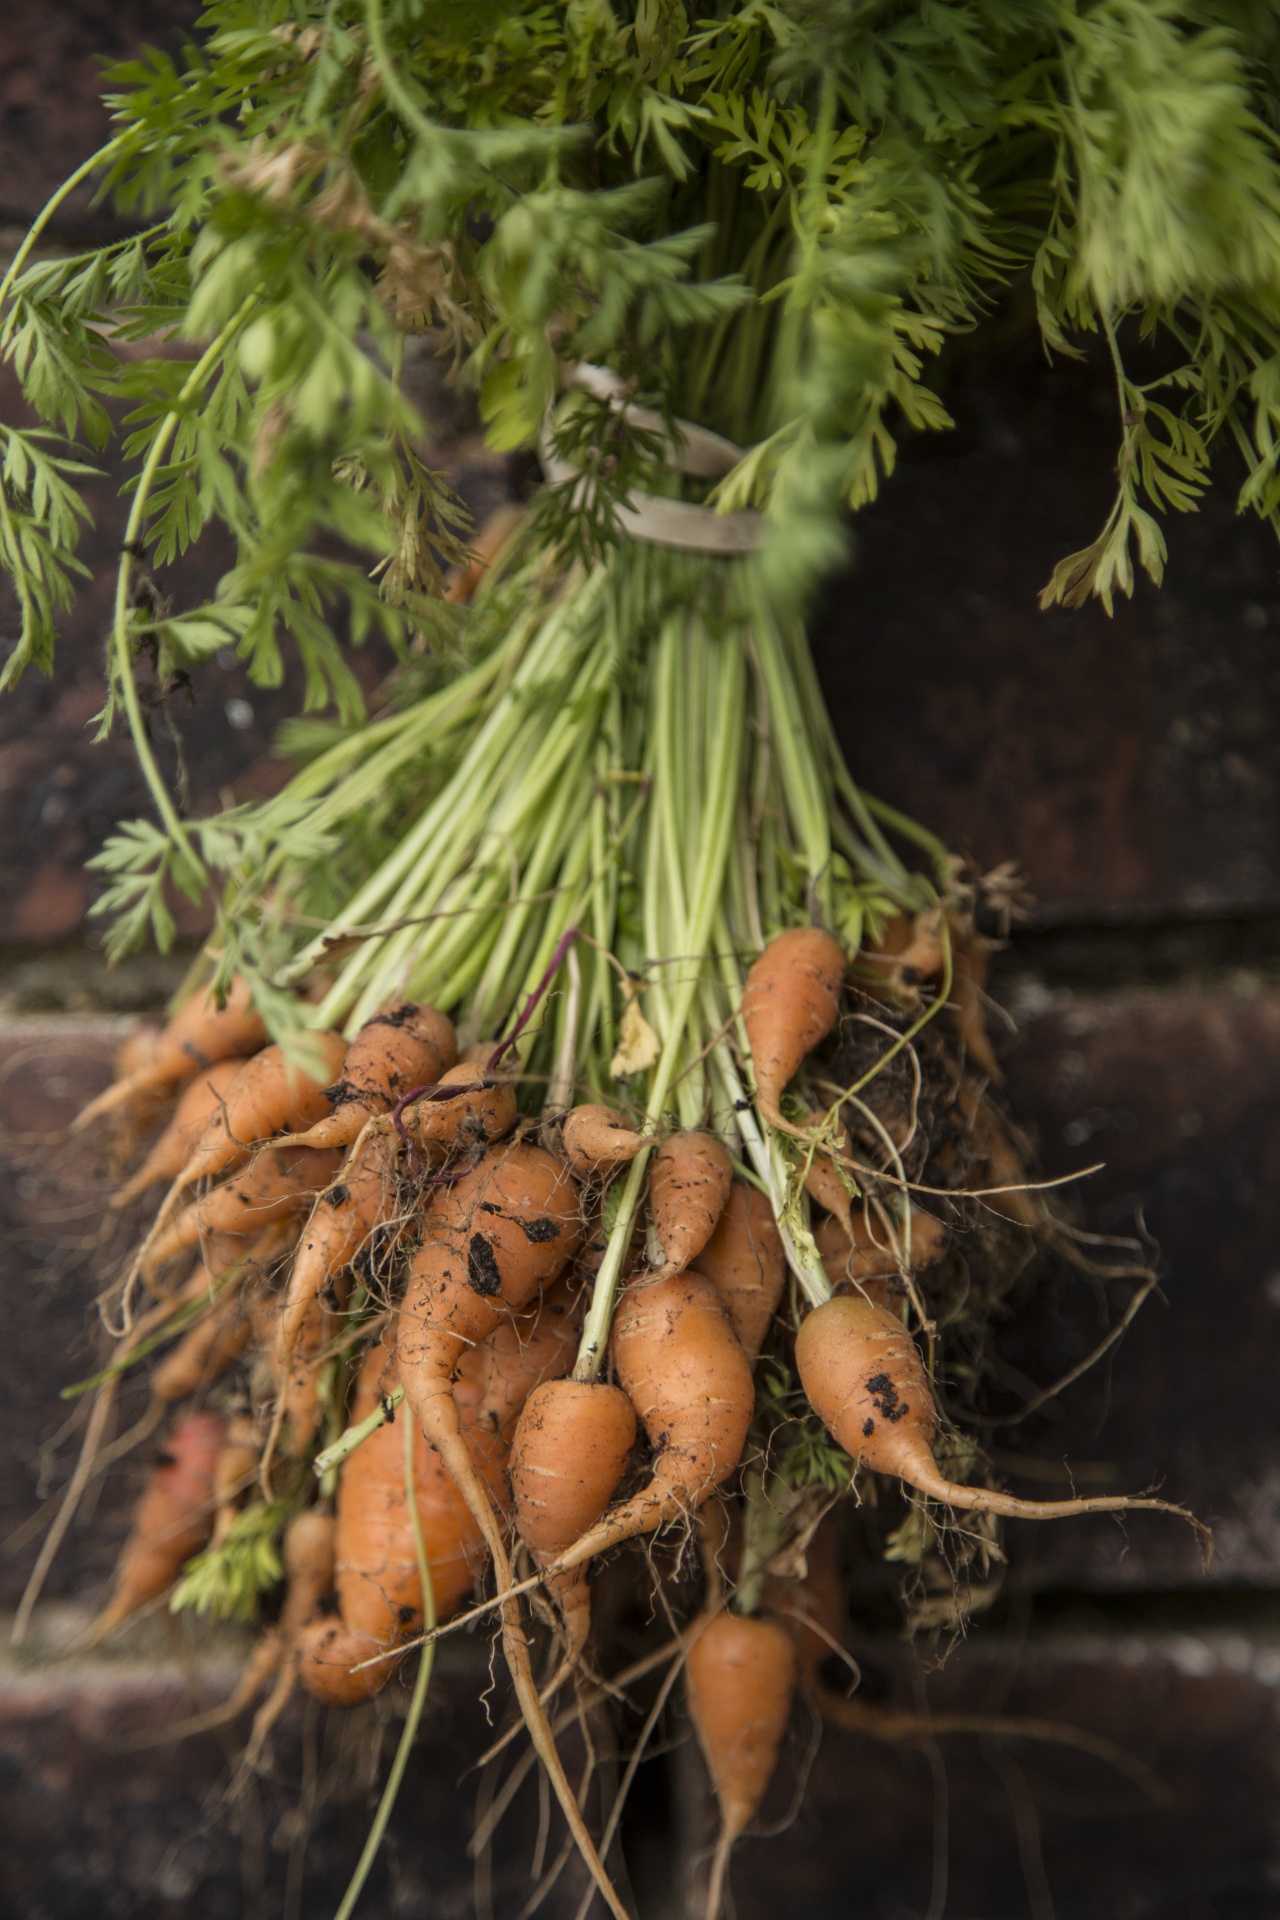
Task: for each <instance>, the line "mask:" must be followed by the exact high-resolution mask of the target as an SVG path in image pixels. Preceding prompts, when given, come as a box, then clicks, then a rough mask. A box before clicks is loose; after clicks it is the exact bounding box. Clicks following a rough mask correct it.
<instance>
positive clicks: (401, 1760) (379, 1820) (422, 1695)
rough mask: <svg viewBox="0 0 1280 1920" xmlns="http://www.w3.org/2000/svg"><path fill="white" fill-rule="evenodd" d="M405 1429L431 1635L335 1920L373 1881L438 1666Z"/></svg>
mask: <svg viewBox="0 0 1280 1920" xmlns="http://www.w3.org/2000/svg"><path fill="white" fill-rule="evenodd" d="M401 1425H402V1426H403V1428H404V1490H405V1498H406V1500H407V1502H408V1506H409V1524H410V1525H411V1526H412V1528H413V1548H414V1552H415V1554H416V1555H417V1560H418V1578H419V1579H420V1580H421V1582H422V1630H423V1633H424V1634H425V1635H426V1636H427V1642H426V1645H425V1646H424V1647H423V1649H422V1653H421V1655H420V1656H419V1660H418V1676H417V1679H416V1680H415V1681H414V1683H413V1697H412V1699H411V1700H410V1702H409V1711H408V1713H407V1714H406V1715H405V1722H404V1730H403V1732H402V1733H401V1735H400V1744H399V1746H398V1747H397V1748H396V1757H395V1759H394V1760H393V1761H392V1762H391V1771H390V1773H389V1774H388V1775H387V1784H386V1786H385V1787H384V1788H383V1790H382V1798H381V1800H380V1801H379V1802H378V1811H377V1813H376V1814H375V1815H374V1817H373V1825H372V1826H371V1827H370V1829H369V1837H368V1839H367V1840H366V1841H365V1843H364V1851H363V1853H362V1854H361V1855H360V1858H359V1860H358V1861H357V1862H356V1870H355V1872H354V1873H353V1874H352V1876H351V1880H350V1882H349V1884H348V1886H347V1890H346V1892H345V1893H344V1894H343V1896H342V1904H341V1906H340V1907H339V1908H338V1911H337V1913H336V1914H335V1915H334V1917H333V1920H351V1915H352V1914H353V1913H354V1912H355V1908H356V1902H357V1901H358V1900H359V1898H360V1895H361V1894H362V1892H363V1891H364V1883H365V1881H366V1880H367V1879H368V1878H369V1869H370V1868H371V1867H372V1865H373V1863H374V1861H375V1860H376V1859H377V1857H378V1849H379V1847H381V1845H382V1841H383V1836H384V1835H385V1833H386V1831H387V1825H388V1822H389V1821H390V1819H391V1814H392V1810H393V1809H394V1807H395V1804H396V1799H397V1796H398V1795H399V1792H400V1783H401V1781H402V1780H403V1779H404V1773H405V1768H406V1767H407V1766H408V1764H409V1754H410V1751H411V1749H412V1747H413V1743H414V1741H415V1740H416V1739H417V1737H418V1728H419V1727H420V1726H421V1724H422V1713H423V1709H424V1707H425V1706H426V1704H427V1688H428V1687H429V1686H430V1684H431V1669H432V1667H433V1666H434V1665H435V1657H436V1650H435V1643H434V1642H433V1641H432V1640H431V1638H430V1635H431V1634H432V1632H433V1631H434V1629H435V1624H436V1596H435V1588H434V1587H433V1586H432V1584H431V1563H430V1561H429V1560H428V1558H427V1543H426V1541H425V1540H424V1539H423V1536H422V1515H421V1514H420V1513H419V1511H418V1499H417V1493H416V1490H415V1488H414V1484H413V1443H414V1439H415V1437H416V1435H417V1423H416V1421H413V1420H409V1419H406V1420H403V1421H402V1422H401Z"/></svg>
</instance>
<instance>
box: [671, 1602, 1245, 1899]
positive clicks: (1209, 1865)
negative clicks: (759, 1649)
mask: <svg viewBox="0 0 1280 1920" xmlns="http://www.w3.org/2000/svg"><path fill="white" fill-rule="evenodd" d="M857 1651H858V1653H859V1656H860V1657H862V1656H863V1655H865V1656H866V1659H867V1662H868V1682H869V1687H868V1690H871V1683H873V1682H878V1683H879V1685H880V1688H881V1690H882V1692H883V1699H884V1703H885V1704H886V1705H892V1706H893V1707H895V1708H897V1709H899V1710H902V1711H912V1710H913V1709H914V1707H915V1705H916V1704H917V1701H918V1698H919V1694H923V1696H924V1697H925V1698H926V1699H927V1702H928V1705H929V1708H930V1710H931V1711H932V1712H933V1713H936V1714H942V1713H947V1712H953V1713H979V1714H981V1713H987V1714H991V1713H999V1714H1002V1715H1003V1714H1008V1715H1029V1716H1035V1717H1037V1718H1041V1719H1046V1720H1050V1721H1057V1722H1063V1723H1066V1724H1067V1725H1069V1726H1074V1727H1078V1728H1083V1729H1087V1730H1088V1731H1089V1732H1091V1733H1093V1734H1095V1735H1099V1736H1101V1737H1102V1738H1103V1739H1106V1740H1108V1741H1111V1742H1114V1743H1115V1745H1116V1746H1117V1747H1119V1748H1121V1749H1123V1750H1124V1751H1125V1752H1127V1753H1128V1754H1129V1755H1130V1756H1132V1757H1133V1758H1134V1759H1136V1760H1139V1761H1141V1762H1143V1763H1144V1764H1145V1765H1146V1766H1148V1767H1150V1768H1151V1769H1152V1770H1153V1772H1154V1773H1155V1775H1156V1776H1157V1778H1158V1780H1159V1782H1160V1783H1161V1785H1162V1787H1163V1789H1164V1790H1165V1792H1166V1793H1167V1796H1168V1798H1167V1800H1166V1801H1165V1802H1164V1803H1161V1802H1159V1801H1153V1800H1152V1799H1151V1798H1150V1797H1149V1796H1148V1794H1146V1793H1145V1792H1143V1791H1142V1790H1141V1788H1139V1787H1138V1786H1135V1785H1134V1784H1133V1782H1132V1781H1131V1780H1129V1779H1127V1778H1126V1777H1125V1776H1124V1775H1123V1774H1122V1773H1120V1772H1118V1771H1116V1770H1115V1769H1113V1768H1112V1767H1110V1766H1108V1765H1106V1764H1105V1763H1104V1762H1103V1761H1101V1760H1099V1759H1097V1758H1094V1757H1093V1756H1091V1755H1086V1754H1082V1753H1080V1752H1078V1751H1073V1750H1071V1749H1070V1748H1069V1747H1066V1746H1062V1745H1057V1744H1054V1743H1052V1742H1042V1741H1032V1740H1029V1739H1017V1738H1008V1737H1002V1738H1000V1739H998V1740H997V1739H995V1738H993V1737H991V1736H989V1735H981V1734H976V1733H965V1734H948V1735H946V1736H945V1737H941V1738H939V1739H938V1740H937V1742H936V1743H935V1745H934V1749H933V1754H932V1760H931V1756H930V1753H929V1751H928V1748H927V1747H925V1748H922V1747H921V1746H919V1745H907V1744H902V1743H896V1744H892V1745H890V1744H885V1743H884V1742H880V1741H875V1740H872V1739H870V1738H867V1737H865V1736H863V1735H855V1734H851V1733H846V1732H841V1731H838V1730H835V1729H832V1728H827V1729H826V1730H825V1732H824V1734H823V1737H822V1745H821V1748H820V1749H819V1752H818V1755H817V1758H816V1760H815V1762H814V1764H813V1768H812V1771H811V1773H810V1774H809V1778H808V1786H807V1791H806V1794H805V1798H804V1801H803V1803H802V1805H801V1808H800V1811H799V1813H798V1814H797V1816H796V1818H795V1821H794V1824H793V1825H792V1826H791V1827H790V1828H789V1829H788V1830H787V1831H786V1832H783V1833H781V1834H776V1835H774V1836H772V1837H770V1838H767V1839H758V1840H756V1839H748V1840H746V1841H745V1842H743V1843H742V1844H741V1846H740V1847H739V1850H738V1853H737V1856H736V1859H735V1865H734V1871H733V1889H734V1897H735V1903H736V1909H737V1913H738V1916H739V1920H776V1916H778V1915H780V1914H783V1913H788V1914H791V1913H795V1914H800V1913H802V1914H804V1915H805V1920H845V1916H847V1915H848V1914H851V1913H856V1914H871V1915H883V1916H886V1920H897V1917H898V1916H902V1917H903V1920H905V1916H907V1915H909V1914H910V1915H919V1914H923V1913H925V1912H927V1911H931V1910H932V1911H934V1912H938V1911H940V1910H941V1909H940V1907H934V1908H933V1909H930V1906H929V1900H930V1890H931V1887H933V1888H937V1887H938V1884H939V1882H938V1880H937V1879H936V1878H935V1875H937V1873H938V1869H939V1862H940V1861H941V1863H942V1865H943V1867H944V1869H945V1873H946V1882H945V1887H946V1892H945V1911H946V1914H947V1916H948V1920H1023V1916H1025V1915H1028V1914H1030V1915H1031V1916H1032V1920H1048V1916H1049V1915H1051V1914H1052V1915H1054V1916H1056V1920H1102V1917H1103V1916H1106V1920H1155V1916H1159V1920H1264V1916H1265V1920H1271V1917H1272V1916H1274V1915H1275V1914H1277V1913H1280V1855H1278V1854H1277V1845H1276V1832H1275V1825H1274V1820H1273V1818H1272V1815H1271V1811H1270V1806H1271V1804H1272V1803H1273V1802H1274V1795H1275V1792H1276V1788H1277V1784H1278V1777H1277V1776H1278V1761H1280V1720H1278V1715H1277V1705H1278V1689H1280V1643H1277V1641H1276V1639H1275V1637H1274V1635H1273V1634H1266V1635H1259V1634H1253V1635H1248V1634H1245V1633H1234V1632H1229V1631H1227V1632H1224V1631H1217V1630H1214V1631H1202V1630H1189V1631H1187V1632H1180V1633H1162V1632H1155V1633H1145V1634H1133V1635H1122V1634H1079V1635H1072V1636H1062V1637H1059V1636H1056V1635H1054V1636H1046V1637H1045V1638H1043V1639H1033V1640H1031V1641H1029V1642H1028V1643H1027V1644H1026V1645H1025V1647H1023V1648H1022V1649H1021V1650H1019V1649H1018V1647H1017V1645H1016V1643H1014V1644H1011V1645H1010V1644H1006V1645H1001V1644H1000V1642H998V1641H991V1640H988V1639H985V1638H978V1639H975V1640H973V1641H971V1642H970V1643H969V1644H968V1645H967V1646H965V1647H964V1648H962V1649H960V1650H958V1651H957V1652H956V1653H955V1654H953V1655H952V1657H951V1659H950V1661H949V1662H948V1663H947V1664H946V1665H945V1666H944V1668H943V1670H942V1672H941V1673H938V1674H935V1675H932V1676H929V1677H926V1675H925V1672H924V1667H923V1665H922V1667H921V1669H920V1670H919V1671H918V1673H917V1676H916V1678H915V1680H914V1682H913V1678H912V1674H911V1670H910V1665H909V1661H908V1657H907V1656H906V1655H904V1654H901V1653H899V1654H897V1655H894V1654H893V1653H891V1652H889V1651H888V1650H887V1649H886V1648H885V1647H884V1646H883V1645H881V1644H879V1643H877V1644H876V1645H875V1646H873V1647H866V1648H862V1647H860V1648H858V1649H857ZM917 1689H919V1693H918V1692H917ZM809 1737H810V1726H809V1724H808V1723H807V1722H806V1721H805V1719H804V1717H803V1715H801V1714H798V1715H797V1718H796V1722H795V1723H794V1725H793V1731H792V1749H791V1764H790V1767H789V1769H788V1774H789V1777H787V1775H784V1776H783V1777H781V1778H779V1780H777V1781H776V1782H775V1785H774V1788H773V1790H772V1791H771V1794H770V1797H769V1800H768V1802H767V1803H766V1807H765V1809H764V1813H765V1817H766V1819H768V1818H772V1819H774V1820H777V1819H781V1818H785V1816H786V1814H787V1812H788V1800H789V1795H790V1793H791V1792H793V1791H794V1788H795V1784H796V1780H797V1775H798V1773H799V1771H800V1768H801V1766H802V1765H803V1761H804V1759H805V1757H806V1747H807V1742H808V1740H809ZM694 1766H695V1763H694V1762H693V1760H692V1756H690V1769H691V1772H692V1771H693V1769H694ZM695 1777H696V1775H695ZM940 1786H941V1792H942V1794H943V1795H944V1796H945V1797H944V1798H943V1799H941V1800H940V1799H939V1789H940ZM684 1804H685V1806H686V1808H688V1809H689V1811H690V1813H691V1815H692V1817H691V1819H690V1826H691V1827H692V1835H691V1838H692V1837H694V1836H697V1837H699V1838H700V1837H701V1834H702V1832H703V1831H705V1829H704V1827H703V1824H702V1822H703V1819H704V1818H705V1815H702V1814H701V1812H700V1810H698V1809H697V1808H696V1804H695V1801H694V1796H693V1793H692V1792H690V1793H689V1795H688V1797H687V1799H686V1801H685V1802H684Z"/></svg>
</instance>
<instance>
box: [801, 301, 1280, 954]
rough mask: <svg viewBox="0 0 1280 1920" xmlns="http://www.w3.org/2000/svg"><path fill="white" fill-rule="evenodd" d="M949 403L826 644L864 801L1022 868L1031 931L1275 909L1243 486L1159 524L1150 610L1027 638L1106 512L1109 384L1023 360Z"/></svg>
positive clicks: (887, 502)
mask: <svg viewBox="0 0 1280 1920" xmlns="http://www.w3.org/2000/svg"><path fill="white" fill-rule="evenodd" d="M1141 358H1142V356H1141V353H1138V354H1137V357H1136V359H1135V364H1139V363H1140V362H1141ZM947 402H948V405H949V406H950V407H951V408H952V411H953V412H954V414H955V417H956V421H957V428H958V431H957V432H956V433H955V434H951V435H942V436H931V437H928V438H926V439H924V440H922V441H919V442H917V443H916V444H914V445H913V446H910V447H909V448H908V449H907V457H906V459H905V460H904V461H903V462H902V463H901V464H900V466H899V468H898V471H897V472H896V473H895V474H894V476H893V479H892V483H891V484H890V485H888V486H886V488H885V490H884V493H883V496H882V498H881V500H880V501H879V502H878V503H877V504H876V505H875V506H874V507H873V508H872V509H870V510H869V511H868V512H866V513H864V514H863V515H862V516H861V517H860V519H859V520H858V522H857V524H856V534H855V539H856V549H857V557H856V560H855V563H854V565H853V566H852V567H851V569H850V570H849V571H848V572H847V573H846V574H844V575H842V577H841V578H840V579H839V580H838V581H837V582H836V583H835V584H834V585H833V587H832V588H831V589H830V591H829V593H828V595H827V598H826V604H825V607H824V610H823V613H822V616H821V617H820V619H819V621H818V623H817V629H816V635H815V644H816V647H817V651H818V655H819V661H820V665H821V670H822V675H823V679H824V683H825V686H826V689H827V695H828V699H829V701H830V703H831V707H832V712H833V716H834V718H835V722H836V727H837V730H838V732H839V734H840V737H841V740H842V742H843V744H844V747H845V750H846V753H847V755H848V758H849V762H850V765H851V766H852V768H853V771H854V773H855V775H856V777H857V778H858V779H859V780H861V781H862V782H864V784H865V785H866V786H867V787H868V788H869V790H870V791H872V792H878V793H880V794H882V795H883V796H884V798H886V799H888V800H891V801H893V802H894V803H895V804H896V805H898V806H900V807H903V808H905V809H906V810H907V811H908V812H909V813H911V814H914V815H915V817H916V818H918V819H921V820H924V821H927V822H928V824H929V825H930V826H931V827H932V828H933V829H934V830H935V831H936V832H938V833H941V834H942V835H944V836H945V837H946V839H947V840H948V841H949V842H950V843H951V844H952V845H954V846H957V847H959V848H961V849H962V850H963V851H965V852H968V853H971V854H972V855H974V856H975V857H976V858H977V859H978V860H979V861H980V862H981V863H982V864H983V865H984V866H993V865H995V864H996V863H997V862H998V861H1002V860H1006V859H1010V858H1015V859H1017V860H1019V861H1020V862H1021V864H1022V866H1023V868H1024V869H1025V871H1026V873H1027V875H1028V877H1029V880H1030V883H1031V886H1032V889H1033V891H1034V892H1035V894H1036V896H1037V899H1038V901H1039V907H1040V912H1041V914H1042V916H1044V917H1045V918H1046V919H1050V920H1056V919H1060V918H1064V917H1065V918H1068V919H1070V918H1098V917H1112V916H1114V917H1119V918H1126V917H1134V916H1140V915H1148V914H1150V913H1152V912H1169V911H1187V910H1193V911H1204V910H1207V909H1210V908H1213V909H1221V908H1223V907H1231V906H1250V905H1257V904H1264V905H1267V906H1274V905H1275V904H1276V902H1277V900H1278V899H1280V833H1278V828H1280V801H1278V795H1280V786H1278V776H1280V724H1278V723H1280V674H1277V670H1276V664H1275V633H1276V629H1277V627H1278V626H1280V592H1278V590H1277V585H1276V580H1277V554H1276V544H1275V539H1274V536H1273V535H1272V534H1271V533H1270V532H1269V531H1268V530H1267V529H1266V528H1265V527H1262V526H1260V525H1259V524H1258V523H1257V522H1256V521H1254V520H1252V519H1251V518H1247V517H1246V518H1242V519H1237V518H1236V517H1235V514H1234V510H1233V505H1234V503H1233V488H1234V487H1235V486H1237V485H1238V484H1239V482H1238V477H1237V476H1236V475H1235V474H1234V471H1233V469H1231V468H1230V466H1229V465H1228V464H1227V463H1224V471H1223V473H1222V474H1221V476H1220V491H1219V492H1218V493H1216V494H1215V495H1214V496H1212V497H1210V498H1208V499H1206V500H1205V502H1204V503H1203V505H1202V507H1201V510H1200V512H1199V513H1198V514H1195V515H1188V516H1177V515H1175V516H1172V519H1173V524H1172V525H1170V527H1169V528H1168V538H1169V546H1170V555H1171V558H1170V564H1169V570H1168V575H1167V578H1166V581H1165V585H1164V588H1163V590H1162V591H1161V592H1159V593H1157V592H1155V591H1154V590H1153V589H1151V588H1149V587H1148V586H1147V585H1146V584H1145V583H1144V584H1143V585H1141V586H1140V587H1139V590H1138V592H1137V594H1136V596H1135V598H1134V600H1133V601H1132V602H1129V601H1124V600H1121V601H1120V602H1119V603H1118V604H1117V607H1116V613H1115V618H1114V619H1113V620H1109V619H1108V618H1107V616H1106V614H1105V613H1104V611H1103V610H1102V608H1101V607H1100V606H1099V605H1098V604H1097V603H1092V604H1091V605H1089V606H1088V607H1086V608H1083V609H1081V610H1080V611H1079V612H1067V611H1063V610H1062V609H1055V610H1054V611H1053V612H1052V613H1048V614H1042V613H1040V612H1039V611H1038V610H1037V604H1036V600H1037V595H1038V593H1039V590H1040V589H1041V587H1043V586H1044V584H1045V582H1046V581H1047V579H1048V578H1049V575H1050V573H1051V571H1052V569H1053V566H1054V563H1055V562H1056V561H1057V560H1059V559H1061V558H1062V557H1063V556H1064V555H1065V554H1067V553H1070V552H1072V551H1074V550H1075V549H1078V548H1080V547H1082V546H1085V545H1087V544H1088V542H1089V541H1090V540H1092V539H1093V537H1094V535H1095V534H1096V532H1097V531H1098V529H1099V527H1100V526H1101V525H1102V522H1103V520H1104V519H1105V517H1106V514H1107V512H1108V509H1109V506H1110V502H1111V495H1112V488H1113V485H1114V466H1115V447H1116V435H1117V423H1116V419H1115V389H1114V384H1113V380H1112V375H1111V372H1110V370H1109V368H1108V367H1106V366H1105V365H1103V364H1101V363H1100V362H1098V361H1096V360H1095V361H1094V362H1093V363H1086V364H1083V365H1078V364H1073V363H1071V362H1064V361H1056V362H1054V363H1053V364H1052V365H1050V364H1048V363H1047V362H1046V360H1045V358H1044V355H1043V353H1042V351H1041V350H1040V348H1039V346H1038V344H1037V343H1036V341H1035V340H1034V339H1033V338H1031V337H1029V336H1026V337H1022V338H1020V339H1018V338H1014V339H1010V340H1008V341H1006V342H1004V343H1002V344H1001V346H1000V348H999V350H998V351H987V352H985V353H982V354H975V355H972V356H970V357H967V358H965V359H964V360H963V361H961V362H958V363H957V364H956V365H954V366H953V367H952V368H951V370H950V379H949V382H948V386H947Z"/></svg>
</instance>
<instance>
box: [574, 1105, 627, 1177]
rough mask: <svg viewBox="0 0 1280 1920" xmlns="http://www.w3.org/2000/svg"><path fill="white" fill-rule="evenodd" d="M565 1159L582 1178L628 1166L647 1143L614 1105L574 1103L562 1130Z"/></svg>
mask: <svg viewBox="0 0 1280 1920" xmlns="http://www.w3.org/2000/svg"><path fill="white" fill-rule="evenodd" d="M562 1137H563V1141H564V1153H565V1159H566V1160H567V1161H568V1162H569V1165H570V1166H571V1167H572V1168H573V1171H574V1172H575V1173H576V1174H577V1175H578V1176H579V1178H580V1179H583V1180H589V1179H590V1178H591V1177H592V1175H593V1174H601V1173H609V1172H611V1171H612V1170H613V1168H615V1167H625V1166H626V1165H627V1163H628V1162H629V1161H631V1160H634V1159H635V1157H636V1155H637V1154H638V1153H639V1152H640V1150H641V1148H642V1147H644V1146H645V1145H647V1142H646V1140H645V1137H644V1135H643V1134H642V1133H637V1132H636V1130H635V1128H634V1127H629V1126H628V1125H627V1123H626V1121H625V1120H624V1119H623V1117H622V1115H621V1114H620V1113H618V1112H616V1111H615V1109H614V1108H613V1107H600V1106H582V1107H572V1108H570V1110H569V1112H568V1113H566V1115H565V1117H564V1126H563V1131H562Z"/></svg>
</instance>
